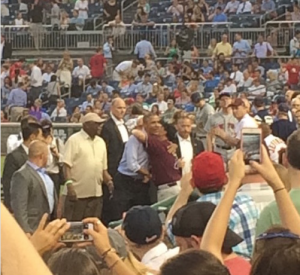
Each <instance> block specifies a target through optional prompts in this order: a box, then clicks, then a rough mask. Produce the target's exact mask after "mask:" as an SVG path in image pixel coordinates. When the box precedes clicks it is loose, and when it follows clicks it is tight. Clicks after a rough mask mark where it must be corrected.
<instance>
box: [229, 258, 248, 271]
mask: <svg viewBox="0 0 300 275" xmlns="http://www.w3.org/2000/svg"><path fill="white" fill-rule="evenodd" d="M224 264H225V266H226V267H227V268H228V270H229V272H230V274H231V275H249V274H250V271H251V264H250V263H249V262H248V261H246V260H245V259H243V258H242V257H235V258H232V259H229V260H226V261H225V263H224Z"/></svg>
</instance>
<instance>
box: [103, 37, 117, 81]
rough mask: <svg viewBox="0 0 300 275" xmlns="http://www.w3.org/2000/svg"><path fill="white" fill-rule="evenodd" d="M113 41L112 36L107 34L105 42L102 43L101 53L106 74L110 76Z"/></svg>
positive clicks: (111, 71)
mask: <svg viewBox="0 0 300 275" xmlns="http://www.w3.org/2000/svg"><path fill="white" fill-rule="evenodd" d="M113 43H114V40H113V38H112V36H109V37H108V38H107V42H106V43H105V44H104V45H103V55H104V58H105V60H106V62H107V67H106V74H107V75H108V76H111V75H112V73H113V51H114V50H115V48H114V45H113Z"/></svg>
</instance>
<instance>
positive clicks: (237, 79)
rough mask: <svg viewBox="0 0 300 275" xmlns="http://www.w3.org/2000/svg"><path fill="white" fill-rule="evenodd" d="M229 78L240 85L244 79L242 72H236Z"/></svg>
mask: <svg viewBox="0 0 300 275" xmlns="http://www.w3.org/2000/svg"><path fill="white" fill-rule="evenodd" d="M230 78H231V79H232V80H234V81H235V82H237V83H240V82H241V81H242V80H243V79H244V76H243V73H242V72H240V71H236V72H232V73H231V74H230Z"/></svg>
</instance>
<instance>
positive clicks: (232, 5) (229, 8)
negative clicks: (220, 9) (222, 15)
mask: <svg viewBox="0 0 300 275" xmlns="http://www.w3.org/2000/svg"><path fill="white" fill-rule="evenodd" d="M239 4H240V2H239V1H230V2H228V3H227V5H226V8H225V10H224V12H228V13H235V12H236V10H237V9H238V7H239Z"/></svg>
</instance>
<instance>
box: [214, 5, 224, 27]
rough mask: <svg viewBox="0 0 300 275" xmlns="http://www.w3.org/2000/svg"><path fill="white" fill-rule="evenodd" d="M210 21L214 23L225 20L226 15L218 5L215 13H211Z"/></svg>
mask: <svg viewBox="0 0 300 275" xmlns="http://www.w3.org/2000/svg"><path fill="white" fill-rule="evenodd" d="M212 21H213V22H215V23H218V22H227V16H226V15H225V14H224V13H223V12H222V9H221V8H220V7H217V8H216V11H215V14H214V15H213V18H212Z"/></svg>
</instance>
